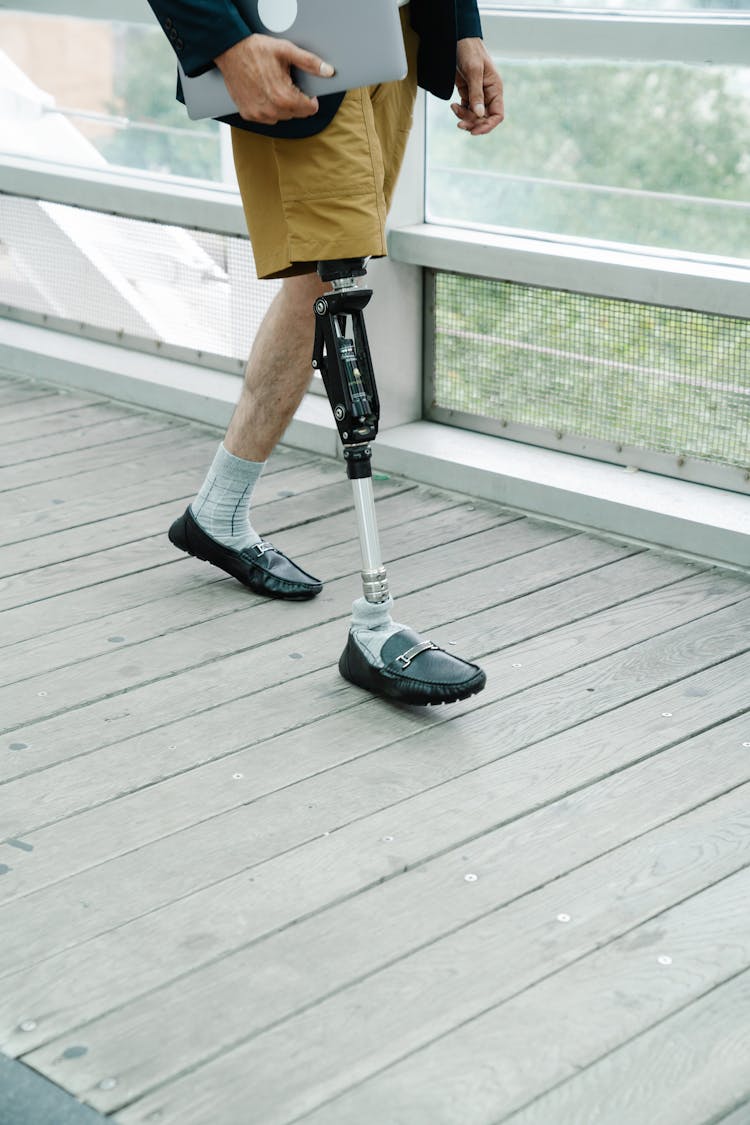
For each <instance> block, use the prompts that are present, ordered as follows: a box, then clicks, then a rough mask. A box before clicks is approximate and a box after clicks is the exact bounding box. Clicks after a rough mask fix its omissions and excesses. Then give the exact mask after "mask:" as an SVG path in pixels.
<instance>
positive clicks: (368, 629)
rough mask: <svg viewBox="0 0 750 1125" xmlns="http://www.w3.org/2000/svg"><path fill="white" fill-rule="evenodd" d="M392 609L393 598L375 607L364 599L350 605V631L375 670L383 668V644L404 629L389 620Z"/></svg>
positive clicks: (358, 599)
mask: <svg viewBox="0 0 750 1125" xmlns="http://www.w3.org/2000/svg"><path fill="white" fill-rule="evenodd" d="M392 608H393V598H389V599H388V601H387V602H380V603H379V604H377V605H375V604H374V603H373V602H368V601H367V600H366V598H357V600H356V602H354V604H353V605H352V623H351V626H350V631H351V633H352V635H353V636H354V639H355V641H356V642H357V644H358V645H359V647H360V648H361V649H362V651H363V652H364V654H365V655H366V656H367V658H368V660H369V661H370V663H371V664H373V665H374V666H375V667H376V668H382V667H383V660H382V658H381V656H380V653H381V652H382V649H383V645H384V644H385V642H386V641H387V640H388V638H389V637H392V636H393V634H394V633H400V632H401V630H402V629H403V628H404V626H403V625H399V624H398V622H397V621H393V620H391V609H392Z"/></svg>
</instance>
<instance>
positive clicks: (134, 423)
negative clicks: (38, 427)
mask: <svg viewBox="0 0 750 1125" xmlns="http://www.w3.org/2000/svg"><path fill="white" fill-rule="evenodd" d="M176 422H177V420H176V419H174V418H169V417H165V416H164V415H163V414H149V413H144V414H124V415H118V417H116V418H110V419H109V420H106V421H100V422H99V423H98V424H97V425H87V426H79V427H77V428H74V429H72V430H63V431H62V432H60V433H57V434H50V435H48V436H46V437H44V440H43V442H36V441H34V440H30V441H14V442H3V444H2V445H0V465H2V466H3V467H4V468H8V469H10V468H12V467H14V466H17V465H23V464H25V465H26V466H27V470H28V472H29V473H33V472H34V465H35V464H36V462H37V461H39V462H41V463H42V466H43V468H44V469H46V466H47V464H48V463H49V464H51V465H52V466H53V467H54V461H55V458H56V457H60V456H63V457H64V456H69V455H72V454H73V453H76V452H79V453H81V454H83V451H84V450H86V449H90V450H94V449H96V448H98V447H100V446H102V445H109V444H110V443H111V444H114V443H116V442H118V441H122V440H124V439H127V438H129V437H131V436H132V435H133V434H141V433H147V432H150V431H151V430H154V429H164V428H167V427H171V426H172V425H175V424H176ZM92 456H96V454H94V453H92Z"/></svg>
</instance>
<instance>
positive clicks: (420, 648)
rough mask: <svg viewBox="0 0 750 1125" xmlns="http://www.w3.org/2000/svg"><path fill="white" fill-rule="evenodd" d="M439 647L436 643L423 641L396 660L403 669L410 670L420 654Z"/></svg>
mask: <svg viewBox="0 0 750 1125" xmlns="http://www.w3.org/2000/svg"><path fill="white" fill-rule="evenodd" d="M437 647H438V646H437V645H436V644H435V642H434V641H422V642H421V644H418V645H414V646H413V647H412V648H409V649H407V650H406V652H402V653H401V655H400V656H397V657H396V660H397V662H398V663H399V664H400V665H401V667H402V668H408V667H409V665H410V664H411V662H412V660H413V659H414V657H415V656H419V654H420V652H427V650H428V649H431V648H437Z"/></svg>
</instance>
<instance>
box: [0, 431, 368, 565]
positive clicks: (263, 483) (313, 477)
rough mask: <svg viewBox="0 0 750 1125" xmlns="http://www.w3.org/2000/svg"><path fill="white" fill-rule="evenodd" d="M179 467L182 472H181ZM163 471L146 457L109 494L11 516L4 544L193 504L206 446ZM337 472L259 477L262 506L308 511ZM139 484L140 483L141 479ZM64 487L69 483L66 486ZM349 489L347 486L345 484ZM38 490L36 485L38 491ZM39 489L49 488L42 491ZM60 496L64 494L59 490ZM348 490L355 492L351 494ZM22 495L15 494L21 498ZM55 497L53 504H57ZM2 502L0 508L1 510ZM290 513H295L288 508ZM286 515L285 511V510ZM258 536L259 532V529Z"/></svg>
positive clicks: (78, 485) (325, 467)
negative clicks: (165, 505)
mask: <svg viewBox="0 0 750 1125" xmlns="http://www.w3.org/2000/svg"><path fill="white" fill-rule="evenodd" d="M146 462H148V468H149V469H150V470H151V473H152V475H150V476H149V477H148V487H147V488H145V487H144V480H143V472H144V467H145V466H146ZM178 466H180V467H178ZM168 469H169V471H168V472H167V471H165V465H164V458H163V457H162V456H157V457H154V458H144V460H143V461H142V462H141V463H140V466H139V468H138V470H137V471H134V472H133V473H127V474H123V477H128V476H130V477H132V478H133V479H132V480H127V479H123V480H122V483H117V484H115V483H114V482H113V483H111V484H109V485H108V487H107V489H106V491H102V490H101V489H97V490H96V491H94V492H93V493H92V494H91V495H89V496H81V495H76V496H74V497H73V499H72V500H71V501H70V502H65V503H63V504H60V505H57V506H49V505H47V506H45V507H42V508H36V509H27V510H25V511H24V512H22V513H20V514H16V515H11V516H9V517H8V518H7V519H5V520H4V521H3V523H2V525H0V528H1V530H0V536H2V542H3V543H16V542H18V541H20V540H23V539H34V538H37V537H40V536H43V535H44V536H46V535H49V534H51V533H52V532H54V531H57V530H61V529H63V528H71V527H82V526H85V525H87V524H90V523H95V522H96V521H97V520H100V519H107V518H108V517H109V516H111V514H112V512H113V510H114V511H116V512H118V513H119V514H124V513H126V512H133V511H138V510H139V509H140V508H144V507H152V506H153V505H154V504H159V503H162V502H163V501H165V500H170V499H173V500H175V502H176V503H177V502H178V501H179V502H183V501H184V500H185V498H186V497H187V498H188V499H192V498H193V497H194V496H195V493H196V491H197V489H198V488H199V486H200V484H201V482H202V480H203V477H204V475H205V470H206V447H205V445H203V444H202V443H195V444H193V443H191V446H190V448H187V449H185V450H183V451H182V453H181V454H180V455H179V456H176V457H175V458H174V459H173V460H172V461H171V463H170V464H169V466H168ZM338 476H339V472H338V469H337V468H336V466H335V465H333V464H329V463H327V462H325V461H321V462H319V463H317V464H315V465H312V466H309V467H308V466H305V467H304V469H289V470H287V471H286V475H285V474H284V473H276V474H274V476H273V477H270V478H268V479H266V480H264V479H263V477H261V479H260V481H259V482H258V486H257V489H258V498H259V503H261V504H262V503H263V502H264V501H265V500H266V499H270V498H273V499H287V498H288V499H287V503H288V504H290V505H291V504H292V501H293V500H295V499H296V501H297V504H298V509H299V510H302V511H304V509H305V505H306V504H308V501H306V500H305V499H304V497H305V496H306V494H307V493H309V492H312V491H313V490H315V489H318V488H321V487H323V486H325V485H330V484H331V481H332V478H333V477H338ZM139 477H140V478H141V479H138V478H139ZM82 478H83V474H82V476H81V477H71V478H69V479H70V481H71V482H75V483H74V485H72V486H71V487H73V489H74V491H75V493H77V494H79V493H80V491H81V489H82V487H83V484H84V483H85V482H83V479H82ZM63 483H65V482H63ZM342 483H344V484H346V483H347V482H346V481H344V482H342ZM34 487H37V486H34ZM38 487H40V488H42V487H47V486H44V485H42V486H38ZM59 491H60V492H65V491H66V490H65V489H64V488H63V487H62V485H61V486H60V489H59ZM348 491H351V489H349V490H348ZM19 492H20V490H17V491H16V492H14V493H13V494H12V496H13V497H17V496H18V495H19ZM54 499H55V497H52V498H51V500H50V503H52V502H53V501H54ZM1 501H2V498H0V507H1V506H2V503H1ZM290 510H291V509H290ZM284 511H285V515H286V512H287V509H285V510H284ZM258 530H259V531H260V529H258Z"/></svg>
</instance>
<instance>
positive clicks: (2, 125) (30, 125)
mask: <svg viewBox="0 0 750 1125" xmlns="http://www.w3.org/2000/svg"><path fill="white" fill-rule="evenodd" d="M0 44H2V48H1V49H0V136H1V137H2V141H1V142H0V146H1V147H2V149H3V150H4V151H6V152H10V153H14V154H16V155H24V156H34V157H39V158H40V159H49V160H56V161H61V162H63V163H70V164H75V165H79V166H101V165H103V164H107V163H109V164H115V165H122V166H125V167H128V168H138V169H144V170H147V171H150V172H156V173H164V174H171V175H179V176H189V177H195V178H198V179H203V180H211V181H227V182H229V183H232V184H234V173H233V169H232V163H231V154H230V153H229V151H228V149H227V142H228V138H227V137H226V136H224V135H223V134H226V133H228V130H226V129H222V128H221V127H220V126H219V125H218V123H217V122H215V121H200V122H192V121H190V120H189V118H188V117H187V114H186V113H185V110H184V109H183V107H182V106H181V105H180V104H179V103H178V102H177V101H176V100H175V88H176V64H175V57H174V53H173V51H172V49H171V47H170V46H169V43H168V42H167V40H166V38H165V36H164V34H163V32H162V31H161V28H159V27H158V26H157V25H156V24H154V26H153V27H151V26H149V25H147V24H135V23H133V24H129V23H112V22H109V21H106V20H86V19H76V18H73V17H60V16H49V15H37V14H29V13H24V12H17V11H5V12H0Z"/></svg>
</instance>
